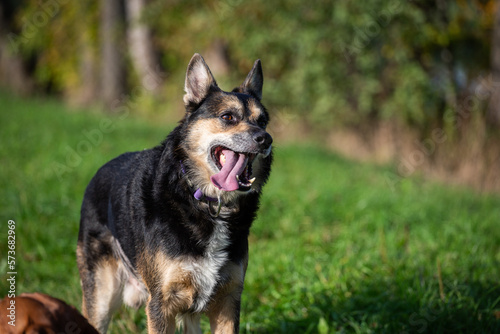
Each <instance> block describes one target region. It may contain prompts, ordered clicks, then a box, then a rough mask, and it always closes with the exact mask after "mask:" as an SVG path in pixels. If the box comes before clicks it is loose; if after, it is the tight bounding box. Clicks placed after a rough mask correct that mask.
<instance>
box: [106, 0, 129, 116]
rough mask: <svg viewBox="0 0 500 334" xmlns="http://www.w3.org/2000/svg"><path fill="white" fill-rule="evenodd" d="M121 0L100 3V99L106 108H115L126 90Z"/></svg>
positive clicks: (123, 19) (123, 20) (123, 18)
mask: <svg viewBox="0 0 500 334" xmlns="http://www.w3.org/2000/svg"><path fill="white" fill-rule="evenodd" d="M123 9H124V8H123V2H122V1H121V0H102V2H101V24H100V37H101V40H100V41H101V52H102V55H101V61H102V63H101V94H102V95H101V99H102V101H103V102H104V104H105V106H106V107H107V108H112V109H114V108H116V107H117V106H118V104H119V102H120V98H121V97H122V95H123V94H125V90H126V84H125V81H126V68H125V57H124V54H125V48H124V46H123V45H124V43H123V41H124V33H125V24H124V23H125V15H124V10H123Z"/></svg>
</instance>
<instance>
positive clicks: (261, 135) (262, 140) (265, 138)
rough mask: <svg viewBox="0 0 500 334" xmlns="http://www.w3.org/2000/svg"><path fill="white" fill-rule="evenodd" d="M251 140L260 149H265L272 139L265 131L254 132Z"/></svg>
mask: <svg viewBox="0 0 500 334" xmlns="http://www.w3.org/2000/svg"><path fill="white" fill-rule="evenodd" d="M253 140H254V141H255V142H256V143H257V144H258V145H259V148H260V149H266V148H268V147H269V146H271V144H272V143H273V137H271V135H270V134H269V133H267V132H266V131H258V132H255V133H254V134H253Z"/></svg>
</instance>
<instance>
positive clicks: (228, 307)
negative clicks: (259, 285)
mask: <svg viewBox="0 0 500 334" xmlns="http://www.w3.org/2000/svg"><path fill="white" fill-rule="evenodd" d="M224 290H225V289H223V290H222V291H220V292H219V293H218V294H217V296H216V298H215V300H214V301H213V303H212V304H211V305H210V307H209V310H208V312H207V315H208V318H209V319H210V329H211V331H212V333H215V334H232V333H238V332H239V328H240V307H241V293H242V291H243V285H242V284H241V285H239V284H238V285H237V286H233V287H232V288H231V289H230V291H227V290H226V291H224Z"/></svg>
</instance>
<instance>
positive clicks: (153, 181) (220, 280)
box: [77, 54, 272, 333]
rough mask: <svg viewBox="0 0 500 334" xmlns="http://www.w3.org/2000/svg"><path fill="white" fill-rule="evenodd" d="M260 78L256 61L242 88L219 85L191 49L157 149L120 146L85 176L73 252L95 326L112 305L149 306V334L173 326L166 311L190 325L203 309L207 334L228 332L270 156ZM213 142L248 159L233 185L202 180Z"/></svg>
mask: <svg viewBox="0 0 500 334" xmlns="http://www.w3.org/2000/svg"><path fill="white" fill-rule="evenodd" d="M262 84H263V77H262V69H261V65H260V61H259V60H258V61H256V62H255V64H254V67H253V68H252V70H251V72H250V73H249V75H248V77H247V78H246V80H245V82H244V83H243V84H242V85H241V86H240V87H237V88H235V89H234V90H233V91H232V92H224V91H222V90H220V89H219V87H218V86H217V84H216V82H215V79H214V78H213V76H212V74H211V72H210V70H209V68H208V66H207V65H206V64H205V62H204V60H203V58H202V57H201V56H200V55H198V54H195V55H194V56H193V58H192V59H191V62H190V64H189V66H188V70H187V74H186V85H185V90H186V95H185V96H184V102H185V104H186V114H185V117H184V118H183V119H182V120H181V122H180V124H179V125H178V126H177V127H176V128H175V129H174V130H173V131H172V132H171V133H170V134H169V135H168V137H167V138H166V139H165V140H164V141H163V143H161V144H160V145H159V146H157V147H155V148H152V149H149V150H144V151H140V152H133V153H125V154H123V155H121V156H119V157H117V158H115V159H114V160H112V161H110V162H108V163H107V164H105V165H104V166H103V167H102V168H101V169H100V170H99V171H98V172H97V174H96V175H95V176H94V178H93V179H92V180H91V182H90V184H89V185H88V187H87V190H86V192H85V196H84V199H83V204H82V210H81V223H80V232H79V237H78V248H77V257H78V267H79V271H80V276H81V282H82V289H83V307H82V309H83V313H84V315H85V316H87V318H88V319H89V321H90V322H91V323H92V324H93V325H94V326H95V327H96V328H97V329H98V330H99V331H100V332H102V333H104V332H106V330H107V327H108V324H109V321H110V318H111V316H112V314H113V312H114V311H115V310H116V308H117V307H118V306H119V305H120V304H121V302H122V300H123V301H124V302H125V303H126V304H128V305H131V306H135V307H138V306H140V305H142V304H143V303H144V302H146V301H147V308H146V311H147V315H148V332H149V333H173V331H174V330H175V325H176V324H175V322H176V318H177V321H179V319H180V320H183V323H184V324H183V325H184V330H185V332H199V315H200V314H202V313H206V314H208V316H209V318H210V324H211V327H212V332H215V333H223V332H224V333H230V332H238V327H239V309H240V296H241V292H242V290H243V280H244V275H245V272H246V268H247V260H248V234H249V229H250V226H251V224H252V221H253V220H254V218H255V215H256V212H257V209H258V203H259V196H260V194H261V190H262V186H263V185H264V184H265V182H266V181H267V178H268V176H269V173H270V168H271V162H272V152H271V143H272V138H271V136H270V135H269V134H268V133H267V132H266V131H265V128H266V126H267V123H268V121H269V115H268V113H267V111H266V109H265V108H264V107H263V105H262V104H261V102H260V100H261V95H262ZM223 149H225V150H227V149H229V150H230V151H231V152H233V153H234V152H236V153H234V154H235V156H236V157H240V156H243V157H247V158H248V163H247V164H248V165H249V166H247V167H246V169H245V170H244V171H243V172H241V173H240V174H244V175H243V176H240V177H239V179H238V180H239V181H238V189H236V190H225V189H226V188H225V187H224V186H222V187H218V186H216V185H215V183H214V182H212V181H211V180H210V177H211V175H214V174H216V173H217V172H219V171H220V170H221V168H222V165H223V163H222V155H224V159H225V158H226V155H225V153H221V152H228V151H223ZM231 152H229V153H227V154H228V155H232V153H231ZM224 161H225V160H224ZM245 161H247V160H245ZM250 173H252V175H250ZM250 176H254V177H255V178H256V179H255V181H254V182H253V183H252V180H251V179H250ZM221 178H222V177H221ZM229 178H230V177H228V178H227V180H228V181H227V182H232V183H233V184H234V182H235V181H234V180H229ZM197 190H198V191H199V192H200V193H201V194H202V195H203V197H201V198H200V196H198V198H199V199H196V198H195V197H194V196H193V193H194V192H196V191H197Z"/></svg>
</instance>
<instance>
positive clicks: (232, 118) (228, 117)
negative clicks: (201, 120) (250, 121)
mask: <svg viewBox="0 0 500 334" xmlns="http://www.w3.org/2000/svg"><path fill="white" fill-rule="evenodd" d="M221 118H222V119H223V120H225V121H228V122H231V121H234V116H233V115H231V114H224V115H222V116H221Z"/></svg>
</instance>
